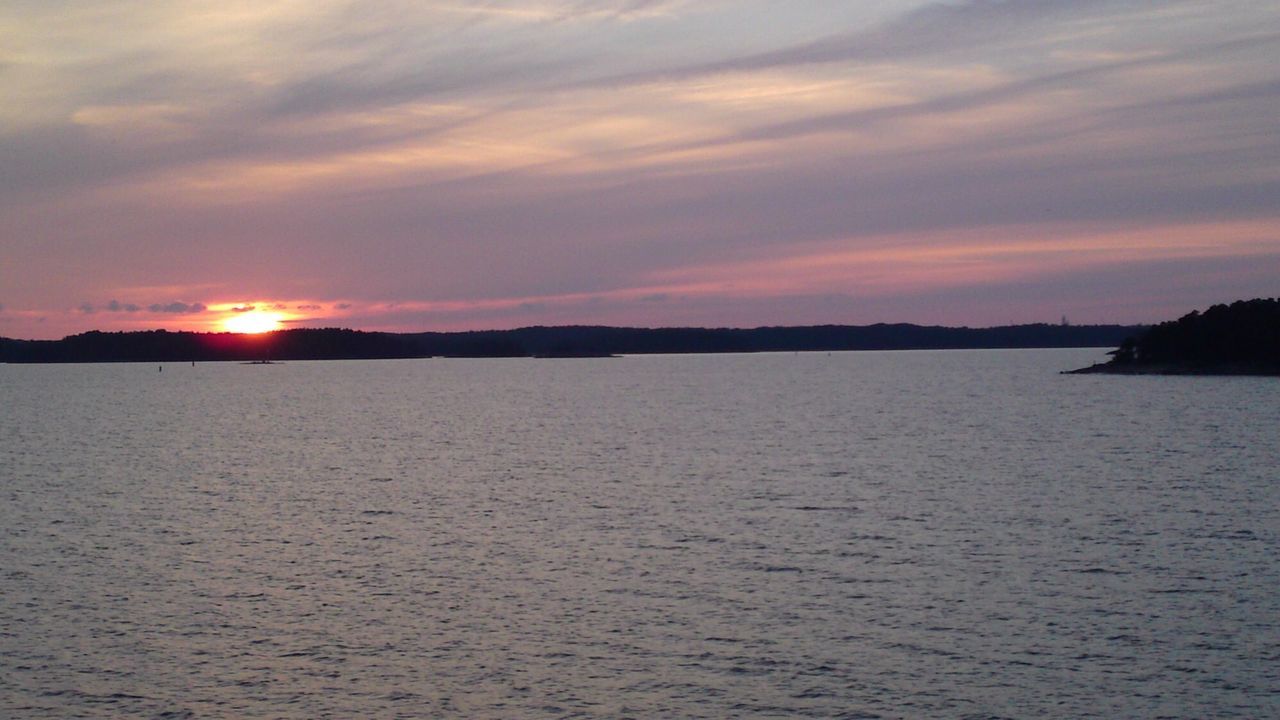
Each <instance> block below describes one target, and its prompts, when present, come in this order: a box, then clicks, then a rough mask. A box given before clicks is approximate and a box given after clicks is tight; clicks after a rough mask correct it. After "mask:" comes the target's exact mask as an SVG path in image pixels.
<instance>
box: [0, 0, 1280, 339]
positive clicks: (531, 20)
mask: <svg viewBox="0 0 1280 720" xmlns="http://www.w3.org/2000/svg"><path fill="white" fill-rule="evenodd" d="M1278 60H1280V3H1276V2H1274V0H1265V1H1258V2H1251V1H1223V0H1194V1H1185V2H1184V1H1181V0H1166V1H1163V2H1140V1H1130V2H1123V1H1118V0H1116V1H1111V0H1069V1H1068V0H968V1H965V0H956V1H952V2H917V1H906V0H883V1H880V2H834V1H832V0H696V1H694V0H600V1H597V2H587V1H586V0H442V1H440V2H433V1H431V0H420V1H412V2H410V1H398V0H386V1H385V2H343V1H337V0H333V1H330V0H305V1H299V0H294V1H290V0H284V1H281V2H270V3H264V2H260V1H258V0H254V1H252V2H241V1H239V0H216V1H213V0H209V1H205V0H186V1H183V2H166V1H163V0H118V1H113V2H93V3H90V2H72V1H70V0H6V2H5V3H3V5H0V97H2V98H4V101H3V103H0V335H3V336H7V337H17V338H58V337H62V336H64V335H68V334H72V333H78V332H83V331H86V330H93V329H98V330H137V329H154V328H165V329H169V330H212V331H221V330H227V329H237V328H240V329H252V328H256V327H273V326H275V324H276V323H279V324H280V325H281V326H283V327H351V328H356V329H362V330H393V331H418V330H464V329H485V328H510V327H523V326H530V325H565V324H607V325H625V326H648V327H658V326H691V325H692V326H735V327H754V326H761V325H808V324H825V323H836V324H870V323H875V322H914V323H920V324H942V325H967V326H973V327H984V326H993V325H1004V324H1012V323H1026V322H1059V321H1060V320H1061V319H1062V318H1067V319H1068V321H1069V322H1071V323H1073V324H1086V323H1143V322H1158V321H1162V320H1167V319H1171V318H1174V317H1177V316H1180V315H1182V314H1183V313H1186V312H1189V311H1190V310H1193V309H1203V308H1205V307H1208V306H1209V305H1211V304H1214V303H1219V302H1230V301H1232V300H1236V299H1244V298H1251V297H1273V296H1277V295H1280V62H1278ZM237 323H240V324H237Z"/></svg>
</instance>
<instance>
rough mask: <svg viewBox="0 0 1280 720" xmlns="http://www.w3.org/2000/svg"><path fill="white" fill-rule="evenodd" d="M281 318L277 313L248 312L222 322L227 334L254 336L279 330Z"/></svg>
mask: <svg viewBox="0 0 1280 720" xmlns="http://www.w3.org/2000/svg"><path fill="white" fill-rule="evenodd" d="M281 319H282V318H281V316H280V315H279V314H277V313H266V312H258V311H256V310H250V311H248V312H241V313H236V314H235V315H232V316H231V317H228V318H226V319H224V320H223V321H222V327H224V328H226V330H227V332H233V333H246V334H256V333H264V332H271V331H272V330H279V329H280V320H281Z"/></svg>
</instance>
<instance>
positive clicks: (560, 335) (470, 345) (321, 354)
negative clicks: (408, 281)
mask: <svg viewBox="0 0 1280 720" xmlns="http://www.w3.org/2000/svg"><path fill="white" fill-rule="evenodd" d="M1142 329H1143V326H1126V325H1049V324H1043V323H1041V324H1031V325H1009V326H1004V327H993V328H966V327H960V328H954V327H938V326H921V325H911V324H884V323H881V324H876V325H866V326H853V325H817V326H799V327H761V328H752V329H739V328H621V327H603V326H565V327H528V328H520V329H516V330H485V331H471V332H451V333H435V332H426V333H383V332H363V331H358V330H347V329H336V328H324V329H293V330H278V331H276V332H270V333H263V334H260V335H239V334H233V333H195V332H168V331H165V330H150V331H141V332H100V331H92V332H86V333H81V334H78V335H71V336H69V337H66V338H63V339H61V340H11V339H7V338H0V362H9V363H69V362H193V361H195V362H215V361H240V362H244V361H253V360H354V359H396V358H426V357H459V358H460V357H546V358H585V357H608V356H614V355H642V354H666V353H671V354H678V353H750V352H815V351H839V350H958V349H999V348H1066V347H1114V346H1116V345H1118V344H1119V343H1120V342H1121V341H1123V340H1124V339H1125V338H1127V337H1130V336H1132V335H1134V334H1135V333H1137V332H1139V331H1141V330H1142Z"/></svg>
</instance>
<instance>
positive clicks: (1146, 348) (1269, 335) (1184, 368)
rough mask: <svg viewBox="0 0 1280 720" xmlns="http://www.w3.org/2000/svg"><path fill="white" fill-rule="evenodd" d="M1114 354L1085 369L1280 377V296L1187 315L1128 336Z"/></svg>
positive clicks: (1087, 370)
mask: <svg viewBox="0 0 1280 720" xmlns="http://www.w3.org/2000/svg"><path fill="white" fill-rule="evenodd" d="M1113 355H1114V357H1113V359H1112V360H1111V361H1110V362H1108V363H1104V364H1102V365H1096V366H1094V367H1092V368H1085V369H1084V370H1083V371H1081V372H1121V373H1130V372H1132V373H1143V372H1153V373H1241V374H1259V375H1280V299H1265V298H1261V299H1257V300H1240V301H1237V302H1234V303H1231V304H1230V305H1214V306H1213V307H1211V308H1209V309H1208V310H1206V311H1204V312H1203V313H1201V312H1191V313H1188V314H1186V315H1183V316H1182V317H1180V318H1178V319H1177V320H1171V321H1169V322H1163V323H1160V324H1159V325H1155V326H1153V327H1151V328H1149V329H1147V330H1146V331H1145V332H1143V333H1141V334H1139V335H1137V336H1136V337H1132V338H1129V339H1127V340H1125V341H1124V342H1123V343H1122V344H1121V345H1120V348H1119V349H1118V350H1116V351H1115V352H1114V353H1113Z"/></svg>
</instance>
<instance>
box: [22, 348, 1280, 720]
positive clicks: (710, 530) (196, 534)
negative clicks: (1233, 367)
mask: <svg viewBox="0 0 1280 720" xmlns="http://www.w3.org/2000/svg"><path fill="white" fill-rule="evenodd" d="M1101 357H1102V355H1101V352H1100V351H1097V350H1083V351H959V352H894V353H833V354H830V355H827V354H823V353H812V354H800V355H792V354H774V355H769V354H762V355H718V356H647V357H627V358H620V359H583V360H554V361H552V360H529V359H513V360H438V359H437V360H414V361H369V362H316V363H306V362H296V363H286V364H281V365H269V366H246V365H236V364H201V365H196V366H194V367H192V366H187V365H167V366H165V367H164V371H163V372H157V368H156V366H154V365H142V364H125V365H64V366H12V365H9V366H5V365H0V407H2V408H4V410H3V412H2V413H0V482H2V483H3V484H2V485H0V498H2V499H3V502H0V573H2V575H0V581H2V584H0V593H2V595H0V715H3V716H7V717H31V718H64V717H104V716H135V717H168V718H174V717H245V718H253V717H264V718H265V717H271V718H278V717H283V718H315V717H335V718H342V717H386V718H390V717H424V716H427V717H430V716H442V717H444V716H451V717H478V718H485V717H491V718H503V717H532V718H560V717H582V718H596V717H599V718H614V717H641V718H648V717H706V718H722V717H867V718H874V717H883V718H898V717H1062V718H1076V717H1104V718H1114V717H1171V718H1199V717H1208V716H1213V717H1267V716H1270V717H1275V716H1277V715H1280V671H1278V670H1277V668H1280V620H1277V618H1280V595H1278V594H1277V593H1276V592H1275V589H1276V588H1277V587H1280V559H1278V556H1277V528H1280V497H1278V496H1280V491H1278V490H1277V482H1276V479H1277V478H1276V475H1277V468H1280V449H1278V448H1277V443H1276V441H1275V439H1276V435H1275V428H1276V427H1277V426H1278V425H1280V383H1278V382H1276V380H1275V379H1268V378H1186V377H1168V378H1166V377H1110V376H1062V375H1058V374H1057V371H1059V370H1062V369H1068V368H1073V367H1079V366H1081V365H1087V364H1089V363H1090V362H1093V361H1096V360H1098V359H1101Z"/></svg>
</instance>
